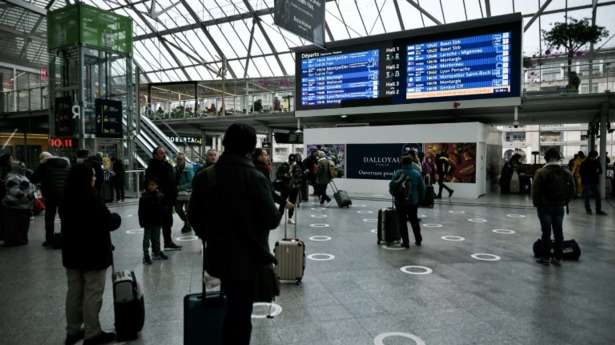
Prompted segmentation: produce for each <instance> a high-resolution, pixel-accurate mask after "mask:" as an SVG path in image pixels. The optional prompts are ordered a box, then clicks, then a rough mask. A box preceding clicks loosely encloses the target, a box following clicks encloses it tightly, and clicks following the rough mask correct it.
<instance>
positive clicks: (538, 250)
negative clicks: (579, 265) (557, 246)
mask: <svg viewBox="0 0 615 345" xmlns="http://www.w3.org/2000/svg"><path fill="white" fill-rule="evenodd" d="M533 250H534V257H535V258H540V257H544V253H545V247H544V245H543V244H542V239H540V238H539V239H537V240H536V242H534V246H533ZM552 256H553V245H551V253H550V254H549V257H552ZM580 257H581V247H579V244H578V243H577V241H575V240H574V239H572V240H566V241H564V242H562V259H564V260H569V261H578V260H579V258H580Z"/></svg>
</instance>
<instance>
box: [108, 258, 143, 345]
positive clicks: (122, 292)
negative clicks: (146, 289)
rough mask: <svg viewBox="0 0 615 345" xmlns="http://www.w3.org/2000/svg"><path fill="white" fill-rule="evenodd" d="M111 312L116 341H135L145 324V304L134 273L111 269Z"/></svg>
mask: <svg viewBox="0 0 615 345" xmlns="http://www.w3.org/2000/svg"><path fill="white" fill-rule="evenodd" d="M112 280H113V311H114V313H115V332H116V334H117V341H129V340H135V339H137V338H138V337H139V332H140V331H141V329H143V323H144V322H145V303H144V300H143V293H142V292H141V288H140V287H139V283H138V281H137V278H136V277H135V272H134V271H115V267H114V268H113V275H112Z"/></svg>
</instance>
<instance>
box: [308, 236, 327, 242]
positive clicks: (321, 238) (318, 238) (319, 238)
mask: <svg viewBox="0 0 615 345" xmlns="http://www.w3.org/2000/svg"><path fill="white" fill-rule="evenodd" d="M310 241H314V242H324V241H331V237H329V236H323V235H317V236H312V237H310Z"/></svg>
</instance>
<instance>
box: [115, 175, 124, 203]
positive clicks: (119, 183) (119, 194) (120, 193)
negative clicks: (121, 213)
mask: <svg viewBox="0 0 615 345" xmlns="http://www.w3.org/2000/svg"><path fill="white" fill-rule="evenodd" d="M113 188H114V189H115V200H117V201H120V200H122V201H124V177H119V178H118V177H116V178H115V179H114V180H113Z"/></svg>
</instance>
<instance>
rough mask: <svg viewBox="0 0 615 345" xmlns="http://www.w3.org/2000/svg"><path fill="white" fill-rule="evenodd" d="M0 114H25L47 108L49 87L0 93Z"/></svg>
mask: <svg viewBox="0 0 615 345" xmlns="http://www.w3.org/2000/svg"><path fill="white" fill-rule="evenodd" d="M0 105H1V106H0V113H13V112H27V111H37V110H46V109H48V108H49V87H48V86H40V87H35V88H30V89H22V90H16V91H7V92H0Z"/></svg>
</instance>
